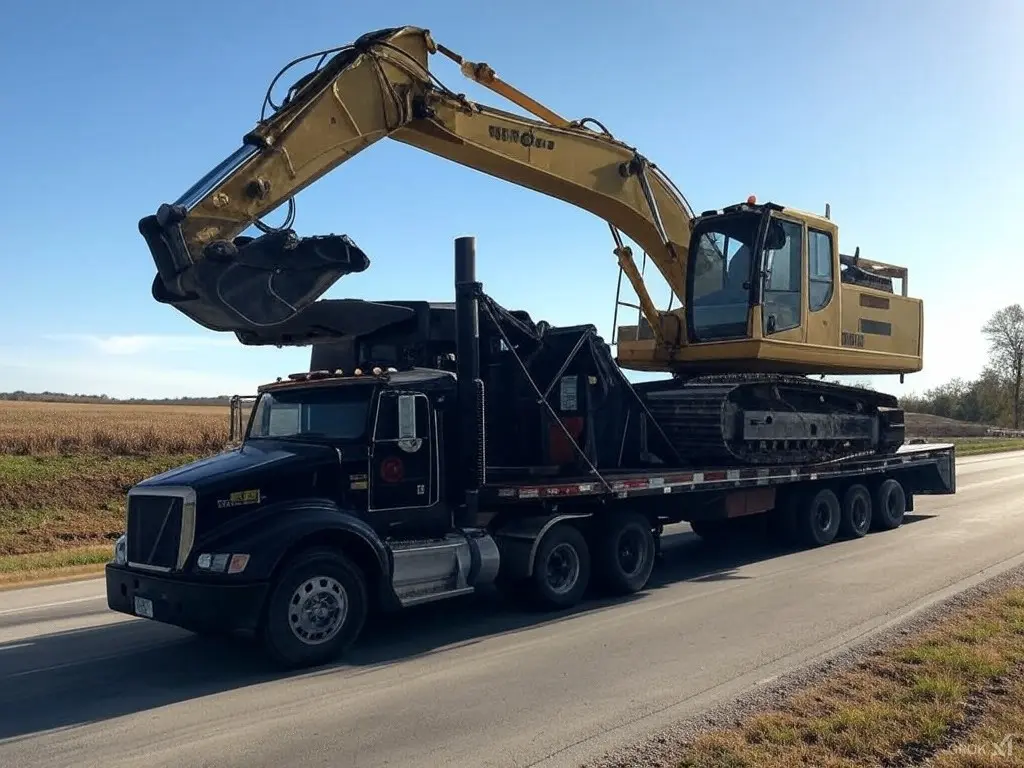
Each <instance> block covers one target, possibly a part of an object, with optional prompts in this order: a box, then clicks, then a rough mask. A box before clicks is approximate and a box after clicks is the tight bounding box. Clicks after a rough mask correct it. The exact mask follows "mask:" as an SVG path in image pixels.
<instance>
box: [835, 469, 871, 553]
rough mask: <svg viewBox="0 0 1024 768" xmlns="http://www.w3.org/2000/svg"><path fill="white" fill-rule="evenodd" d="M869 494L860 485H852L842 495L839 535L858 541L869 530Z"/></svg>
mask: <svg viewBox="0 0 1024 768" xmlns="http://www.w3.org/2000/svg"><path fill="white" fill-rule="evenodd" d="M871 507H872V505H871V492H870V491H869V490H868V489H867V488H866V487H865V486H863V485H861V484H860V483H854V484H853V485H851V486H850V487H849V488H847V489H846V493H844V494H843V512H842V517H841V519H840V523H839V535H840V536H842V537H843V538H847V539H859V538H860V537H861V536H864V535H865V534H867V532H868V531H869V530H870V529H871V516H872V509H871Z"/></svg>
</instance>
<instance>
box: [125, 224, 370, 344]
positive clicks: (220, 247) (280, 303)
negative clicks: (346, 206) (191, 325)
mask: <svg viewBox="0 0 1024 768" xmlns="http://www.w3.org/2000/svg"><path fill="white" fill-rule="evenodd" d="M183 218H184V209H182V208H180V207H179V206H161V208H160V211H159V212H158V213H157V214H156V215H155V216H147V217H145V218H143V219H142V220H141V221H140V222H139V232H140V233H141V234H142V236H143V237H144V238H145V240H146V244H147V245H148V246H149V250H150V252H151V253H152V255H153V261H154V262H155V264H156V268H157V275H156V278H155V279H154V280H153V298H154V299H156V300H157V301H159V302H160V303H162V304H170V305H171V306H173V307H174V308H175V309H177V310H178V311H179V312H181V313H183V314H184V315H186V316H187V317H189V318H190V319H192V320H194V321H195V322H197V323H199V324H200V325H202V326H204V327H206V328H209V329H210V330H214V331H234V332H235V333H236V334H237V333H258V332H259V331H260V330H261V329H265V328H273V327H275V326H278V325H280V324H282V323H286V322H288V321H289V320H291V319H293V318H294V317H295V316H296V315H298V314H299V313H300V312H302V311H303V310H304V309H305V308H306V307H308V306H310V305H311V304H313V302H315V301H316V300H317V299H319V298H320V297H321V296H322V295H323V294H324V292H325V291H326V290H327V289H328V288H330V287H331V286H332V285H334V283H336V282H337V281H338V280H340V279H341V278H342V277H345V276H346V275H350V274H353V273H356V272H362V271H364V270H365V269H366V268H367V267H368V266H369V265H370V260H369V258H367V256H366V254H365V253H363V251H362V250H360V248H359V247H358V246H357V245H356V244H355V243H354V242H352V240H351V239H350V238H349V237H348V236H347V235H325V236H320V237H304V238H300V237H298V236H296V234H295V233H294V232H293V231H291V230H283V231H272V232H269V233H267V234H264V235H261V236H260V237H256V238H247V237H237V238H235V239H234V241H233V242H226V241H220V242H216V243H213V244H211V245H209V246H207V247H206V248H205V249H204V251H203V258H201V259H198V260H192V258H191V257H189V255H188V251H187V250H186V249H185V247H184V240H183V238H182V235H181V229H180V222H181V220H182V219H183Z"/></svg>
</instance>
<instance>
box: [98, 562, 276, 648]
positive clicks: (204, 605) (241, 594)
mask: <svg viewBox="0 0 1024 768" xmlns="http://www.w3.org/2000/svg"><path fill="white" fill-rule="evenodd" d="M106 582H107V607H109V608H110V609H111V610H113V611H118V612H119V613H125V614H128V615H129V616H142V617H143V618H148V619H152V620H153V621H159V622H162V623H164V624H173V625H174V626H177V627H182V628H184V629H188V630H192V631H199V630H214V631H217V632H236V631H242V632H252V631H254V630H255V629H256V628H257V627H258V626H259V621H260V614H261V613H262V610H263V602H264V599H265V597H266V594H267V589H268V588H269V585H268V584H267V583H265V582H258V583H249V584H218V583H211V582H198V581H185V580H182V579H179V578H173V577H171V578H168V577H166V576H162V575H161V576H157V575H153V574H149V573H142V572H139V571H133V570H129V569H128V568H126V567H125V566H121V565H117V564H115V563H107V567H106ZM137 597H138V598H141V606H140V607H141V608H143V612H142V613H139V612H137V611H136V600H135V598H137ZM147 601H148V602H147ZM149 608H151V609H152V616H150V615H148V610H146V609H149Z"/></svg>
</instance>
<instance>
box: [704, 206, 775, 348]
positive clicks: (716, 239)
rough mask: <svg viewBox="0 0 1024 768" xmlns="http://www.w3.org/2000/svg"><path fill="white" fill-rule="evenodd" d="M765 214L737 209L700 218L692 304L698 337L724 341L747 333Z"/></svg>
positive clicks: (706, 339)
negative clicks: (754, 258) (755, 261)
mask: <svg viewBox="0 0 1024 768" xmlns="http://www.w3.org/2000/svg"><path fill="white" fill-rule="evenodd" d="M760 221H761V216H760V215H759V214H757V213H748V212H743V213H734V214H724V215H721V216H715V217H712V218H710V219H707V220H705V221H703V222H700V223H699V224H698V225H697V226H696V228H695V229H694V232H693V236H692V241H691V247H690V272H691V274H692V276H693V277H692V280H691V282H690V286H689V289H690V296H689V301H688V302H687V305H688V307H689V310H688V311H689V314H690V317H689V319H688V325H689V326H690V328H691V329H692V335H693V340H694V341H697V342H702V341H719V340H723V339H735V338H742V337H744V336H746V335H747V315H748V313H749V312H750V298H751V286H752V282H751V278H752V274H753V273H752V269H751V268H752V264H751V254H752V253H756V252H757V243H756V240H757V236H758V228H759V224H760Z"/></svg>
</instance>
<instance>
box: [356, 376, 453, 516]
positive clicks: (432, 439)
mask: <svg viewBox="0 0 1024 768" xmlns="http://www.w3.org/2000/svg"><path fill="white" fill-rule="evenodd" d="M369 470H370V472H369V475H370V476H369V505H368V507H369V512H370V518H371V523H372V524H373V525H374V527H375V528H377V529H378V530H380V531H381V532H385V531H387V532H388V533H391V534H393V535H400V534H406V533H408V534H410V535H411V534H413V533H415V534H417V535H429V534H434V533H437V534H440V533H444V532H445V531H447V530H448V529H449V528H450V527H451V518H450V514H449V511H448V509H447V505H445V504H441V503H440V499H439V457H438V436H437V432H436V428H435V420H434V418H433V409H432V408H431V405H430V401H429V399H428V398H427V396H426V395H425V394H423V393H422V392H396V391H388V390H385V391H384V392H382V393H381V395H380V398H379V399H378V401H377V414H376V418H375V420H374V427H373V441H372V443H371V445H370V466H369Z"/></svg>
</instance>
